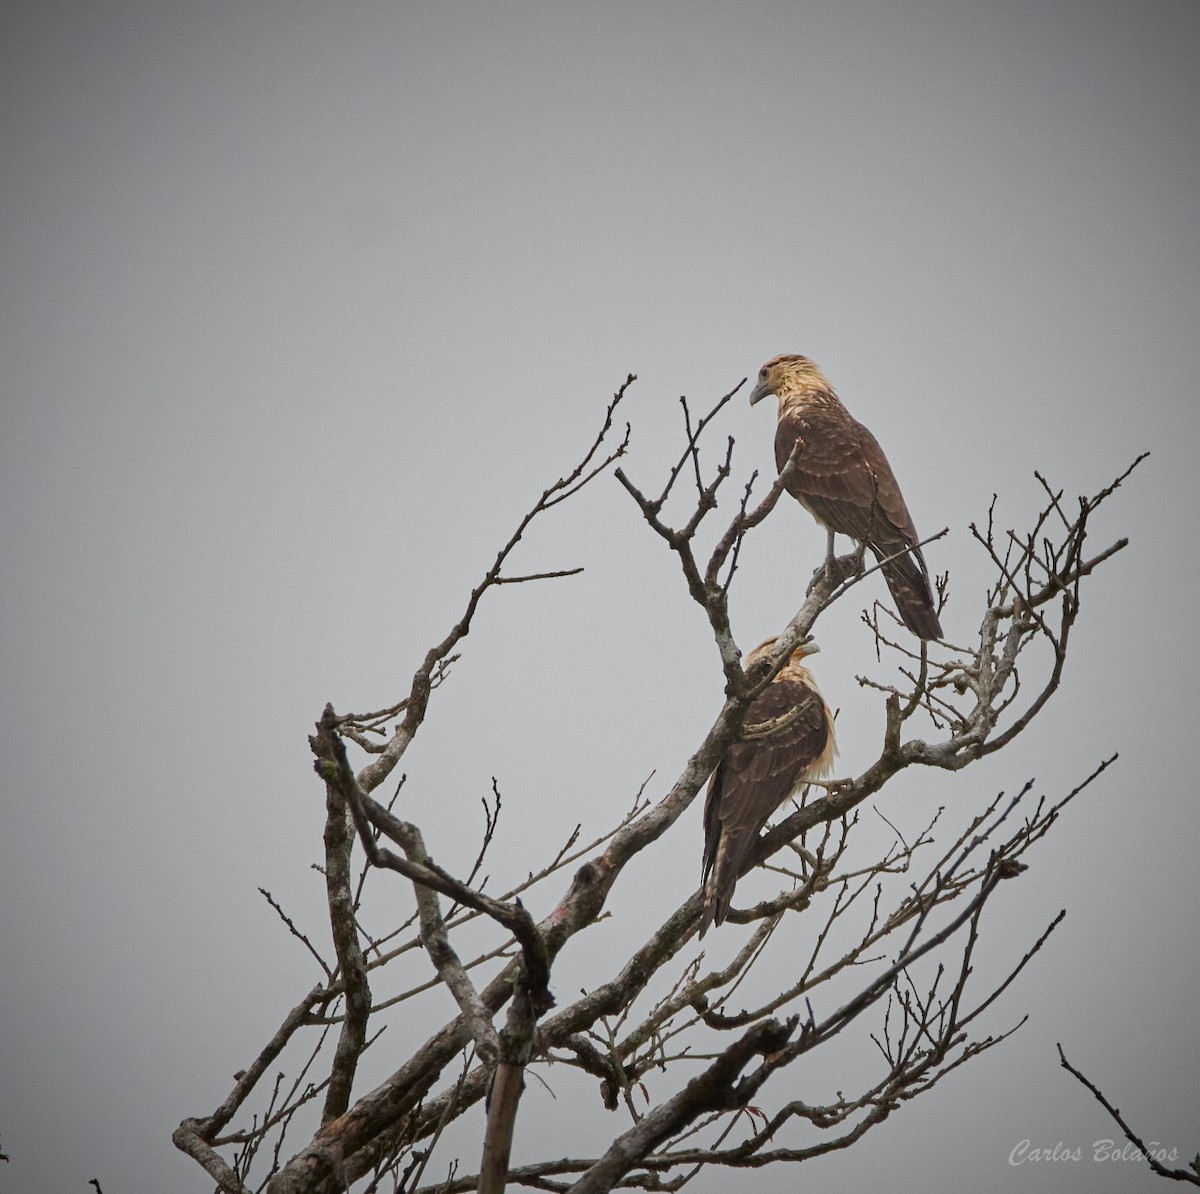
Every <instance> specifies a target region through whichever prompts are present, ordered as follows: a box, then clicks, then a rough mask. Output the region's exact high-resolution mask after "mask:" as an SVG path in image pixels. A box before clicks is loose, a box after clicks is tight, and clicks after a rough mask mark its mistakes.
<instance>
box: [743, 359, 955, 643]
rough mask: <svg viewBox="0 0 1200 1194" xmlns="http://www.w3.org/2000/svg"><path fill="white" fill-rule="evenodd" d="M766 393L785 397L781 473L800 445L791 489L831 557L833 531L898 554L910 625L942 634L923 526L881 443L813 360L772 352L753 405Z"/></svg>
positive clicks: (896, 568)
mask: <svg viewBox="0 0 1200 1194" xmlns="http://www.w3.org/2000/svg"><path fill="white" fill-rule="evenodd" d="M768 394H774V395H775V397H776V398H778V400H779V423H778V425H777V427H776V429H775V466H776V468H778V469H779V470H780V471H781V472H782V470H783V466H784V465H785V464H787V462H788V460H789V459H790V458H791V455H792V450H793V449H794V448H795V447H796V444H797V443H799V445H800V447H799V450H798V452H797V455H796V463H795V465H794V466H793V469H792V473H791V476H790V477H789V479H788V482H787V488H788V492H789V493H790V494H791V495H792V496H793V497H794V498H795V499H796V500H797V501H798V502H799V503H800V504H801V505H802V506H803V507H804V508H805V509H806V510H807V511H808V512H809V513H810V514H811V515H812V516H813V517H814V518H815V519H816V520H817V522H819V523H820V524H821V525H822V526H823V527H824V528H825V529H826V531H828V533H829V558H830V559H832V557H833V536H834V534H835V533H838V534H842V535H849V536H850V538H852V539H857V540H858V542H859V543H863V544H865V545H866V546H867V547H869V548H870V549H871V551H872V552H873V553H874V554H875V557H876V558H877V559H879V560H886V559H888V557H889V556H894V557H895V558H894V559H891V560H889V562H888V563H886V564H884V566H883V575H884V579H885V580H886V581H887V585H888V588H889V589H891V591H892V598H893V599H894V600H895V602H896V608H897V610H899V612H900V617H901V619H902V621H903V622H904V625H905V626H907V627H908V629H909V630H911V631H912V632H913V634H915V635H916V636H917V637H918V638H921V639H939V638H941V637H942V627H941V624H940V623H939V622H938V616H937V609H936V608H935V606H934V603H933V591H932V588H931V586H930V583H929V569H928V568H926V566H925V557H924V556H922V555H921V549H920V548H919V547H917V542H918V537H917V528H916V527H915V526H913V520H912V515H910V514H909V512H908V507H907V506H906V505H905V504H904V497H903V495H902V494H901V493H900V486H899V485H897V484H896V478H895V475H894V474H893V473H892V468H891V465H889V464H888V462H887V457H886V456H885V455H884V454H883V449H882V448H881V447H880V446H879V443H878V441H877V440H876V439H875V437H874V436H873V435H872V434H871V433H870V432H869V431H868V430H867V429H866V428H865V427H864V426H863V425H862V424H861V423H860V422H858V420H857V419H855V418H853V417H852V416H851V414H850V412H849V411H848V410H847V409H846V408H845V407H844V406H843V405H842V403H841V401H840V400H839V398H838V396H837V394H835V393H834V390H833V386H831V385H830V384H829V380H828V379H827V378H826V376H825V375H824V374H823V373H822V372H821V370H820V369H818V368H817V366H816V365H814V364H813V363H812V361H810V360H809V359H808V358H807V357H802V356H794V355H787V356H778V357H772V358H771V359H770V360H769V361H768V362H767V363H766V364H765V365H764V366H763V367H762V368H761V369H760V370H759V371H758V384H757V385H756V386H755V387H754V392H753V393H752V394H751V395H750V403H751V405H753V404H754V403H755V402H757V401H758V400H759V399H760V398H765V397H766V396H767V395H768Z"/></svg>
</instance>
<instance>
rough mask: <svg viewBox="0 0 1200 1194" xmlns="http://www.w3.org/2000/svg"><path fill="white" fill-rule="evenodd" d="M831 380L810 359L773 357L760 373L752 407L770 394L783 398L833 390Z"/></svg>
mask: <svg viewBox="0 0 1200 1194" xmlns="http://www.w3.org/2000/svg"><path fill="white" fill-rule="evenodd" d="M832 389H833V387H832V386H831V385H830V384H829V379H828V378H827V377H826V376H825V374H824V373H822V372H821V370H820V369H818V368H817V366H816V365H814V364H813V362H812V361H810V360H809V359H808V357H802V356H799V355H798V354H797V353H785V354H784V355H783V356H778V357H772V358H771V359H770V360H769V361H768V362H767V363H766V364H765V365H764V366H763V367H762V368H761V369H760V370H759V371H758V381H757V383H756V384H755V386H754V389H753V390H752V391H751V393H750V405H751V406H753V405H754V404H755V403H756V402H757V401H758V400H759V399H760V398H765V397H766V396H767V395H768V394H777V395H779V396H780V397H782V396H783V395H784V394H787V393H799V392H802V391H804V390H832Z"/></svg>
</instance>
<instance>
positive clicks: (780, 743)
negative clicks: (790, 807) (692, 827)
mask: <svg viewBox="0 0 1200 1194" xmlns="http://www.w3.org/2000/svg"><path fill="white" fill-rule="evenodd" d="M776 719H784V720H783V721H782V722H781V723H780V725H779V727H778V728H776V729H774V730H773V731H772V732H771V733H769V734H767V735H765V736H764V737H761V738H754V739H751V740H749V741H739V742H735V743H733V745H732V746H730V748H729V749H728V750H727V751H726V752H725V757H724V758H723V759H722V760H721V762H720V764H719V765H718V767H717V769H716V771H715V772H713V777H712V779H711V780H710V781H709V785H708V798H707V800H706V801H705V805H704V879H705V893H704V894H705V899H704V915H703V919H702V920H701V933H703V932H704V930H705V929H707V927H708V925H709V923H710V922H711V921H715V922H716V923H717V924H720V923H721V922H722V921H723V920H724V919H725V913H726V911H727V910H728V908H729V901H730V899H731V898H732V897H733V889H734V887H735V885H736V884H737V881H738V878H739V876H740V875H741V873H742V871H743V869H745V866H746V860H747V857H748V856H749V854H750V851H751V848H752V847H753V846H754V843H755V842H756V841H757V840H758V835H759V832H760V831H761V829H762V827H763V826H764V825H765V824H766V822H767V820H768V819H769V818H770V816H771V814H772V813H773V812H774V811H775V810H776V809H777V808H778V807H779V805H780V804H782V803H783V801H784V800H786V799H787V797H788V796H790V795H791V793H792V792H793V791H794V790H795V788H796V786H797V784H798V783H799V782H800V780H801V777H802V776H803V775H804V773H805V771H806V770H807V769H808V768H809V767H810V766H811V765H812V764H813V762H814V761H815V760H816V759H818V758H820V757H821V755H822V754H823V752H824V751H825V748H826V746H827V745H828V743H829V734H830V727H829V718H828V714H827V713H826V711H825V704H824V702H823V701H822V700H821V697H820V695H819V694H818V693H816V692H815V691H814V690H813V689H812V688H810V687H809V686H808V685H806V684H802V683H800V682H799V681H797V680H791V679H786V678H785V679H776V680H775V681H774V682H773V683H772V684H770V685H769V686H768V687H767V688H766V689H765V690H764V691H763V692H762V693H760V694H759V695H758V696H757V697H756V698H755V699H754V701H753V703H752V704H751V705H750V708H749V709H748V710H747V712H746V719H745V725H746V727H747V728H748V729H753V727H755V726H757V725H763V724H766V723H770V722H774V721H776Z"/></svg>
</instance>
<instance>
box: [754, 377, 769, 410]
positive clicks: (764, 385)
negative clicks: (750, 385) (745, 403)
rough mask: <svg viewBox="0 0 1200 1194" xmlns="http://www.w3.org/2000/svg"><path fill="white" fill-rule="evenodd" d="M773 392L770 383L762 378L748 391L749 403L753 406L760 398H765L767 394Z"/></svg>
mask: <svg viewBox="0 0 1200 1194" xmlns="http://www.w3.org/2000/svg"><path fill="white" fill-rule="evenodd" d="M771 393H774V391H773V390H772V389H771V388H770V384H769V383H768V382H767V381H766V380H765V379H764V380H763V381H760V382H759V383H758V385H756V386H755V387H754V389H753V390H751V391H750V405H751V406H753V405H754V404H755V403H756V402H757V401H758V400H759V399H760V398H765V397H766V396H767V395H768V394H771Z"/></svg>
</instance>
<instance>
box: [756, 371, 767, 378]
mask: <svg viewBox="0 0 1200 1194" xmlns="http://www.w3.org/2000/svg"><path fill="white" fill-rule="evenodd" d="M758 376H759V377H766V376H767V371H766V369H760V370H759V371H758Z"/></svg>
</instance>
